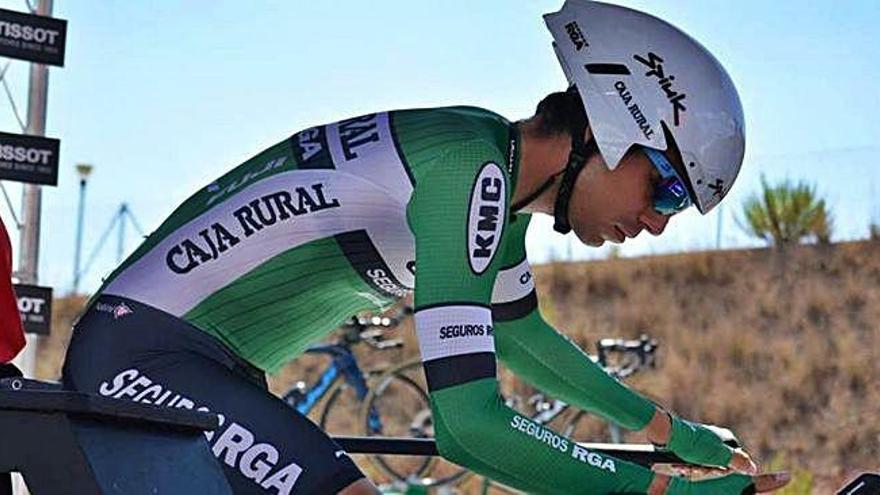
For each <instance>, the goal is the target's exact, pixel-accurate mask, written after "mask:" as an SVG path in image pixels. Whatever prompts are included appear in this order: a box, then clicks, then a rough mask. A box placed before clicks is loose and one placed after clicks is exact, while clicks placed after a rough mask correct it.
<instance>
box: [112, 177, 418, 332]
mask: <svg viewBox="0 0 880 495" xmlns="http://www.w3.org/2000/svg"><path fill="white" fill-rule="evenodd" d="M314 184H321V185H322V191H323V194H324V196H325V197H326V198H327V201H328V202H333V201H338V202H339V204H340V206H339V207H336V208H328V209H324V210H319V211H314V212H311V213H305V214H302V215H299V216H293V217H291V218H289V219H287V220H280V219H279V220H277V221H276V223H274V224H272V225H268V226H265V227H263V228H262V229H261V230H258V231H255V232H253V233H252V234H251V235H246V233H245V231H244V229H243V227H242V225H241V224H240V222H239V221H237V220H236V216H235V215H234V213H233V212H235V211H236V210H237V209H239V208H241V207H243V206H246V205H247V204H248V203H249V202H251V201H253V200H255V199H259V198H261V197H263V196H266V195H269V194H273V193H277V192H279V191H286V192H288V193H290V192H293V191H294V190H295V188H297V187H302V188H305V189H306V190H311V189H310V188H311V187H312V186H313V185H314ZM294 197H295V196H294ZM214 223H220V224H221V225H223V227H225V228H226V229H227V230H228V231H229V232H230V233H231V234H232V235H234V236H236V237H237V238H238V239H239V240H240V242H238V243H237V244H235V245H234V246H232V247H229V248H228V249H227V250H225V251H224V252H222V253H219V255H218V256H217V257H216V259H212V260H208V261H204V262H202V263H200V264H199V265H198V266H196V267H195V268H193V269H192V270H190V271H189V272H187V273H183V274H180V273H175V272H174V271H172V270H171V268H170V267H169V265H168V262H167V259H166V258H167V257H168V255H169V251H171V250H172V249H174V248H175V247H176V246H179V245H180V243H182V242H184V241H185V240H187V239H189V240H191V241H194V242H195V243H196V244H197V245H200V246H201V247H202V249H203V250H205V251H208V252H210V251H211V250H210V248H206V247H204V246H205V241H204V240H203V238H202V237H201V236H200V235H199V232H200V231H203V230H206V229H207V230H209V231H210V230H211V226H212V224H214ZM358 229H366V230H367V233H368V234H370V235H371V237H372V239H373V241H374V243H375V244H376V247H377V250H379V251H380V253H381V255H382V257H383V258H384V259H385V262H386V264H387V265H388V266H389V268H391V270H392V271H393V272H394V275H395V276H397V277H398V280H400V282H401V283H402V284H404V285H406V286H409V287H412V285H413V282H414V276H413V274H411V273H410V272H409V271H408V270H406V268H405V266H406V262H407V261H408V260H411V259H413V256H414V245H415V241H414V238H413V235H412V232H411V231H410V230H409V226H408V224H407V221H406V205H405V204H400V203H398V202H397V201H395V200H394V199H393V198H390V197H389V195H388V192H387V191H386V190H385V189H384V188H380V187H377V186H376V185H375V184H374V183H373V182H371V181H367V180H365V179H362V178H360V177H353V176H351V175H349V174H345V173H340V172H338V171H335V170H331V169H307V170H294V171H290V172H283V173H279V174H275V175H273V176H270V177H268V178H266V179H263V180H261V181H259V182H256V183H254V184H252V185H251V186H249V187H247V188H245V189H243V190H241V191H239V192H238V193H236V194H235V195H233V196H231V197H229V198H228V199H226V200H224V201H223V202H222V203H219V204H216V205H214V206H212V207H211V208H210V209H208V210H207V211H205V213H203V214H202V215H201V216H199V217H197V218H195V219H193V220H192V221H190V222H188V223H186V224H184V225H183V226H182V227H180V228H179V229H177V230H176V231H175V232H173V233H171V234H169V235H168V236H167V237H165V239H163V240H162V241H160V242H159V243H158V244H157V245H156V246H154V247H153V249H151V250H150V251H149V252H148V253H146V254H145V255H144V256H143V257H141V258H140V259H138V260H137V261H136V262H135V263H133V264H132V265H131V266H129V267H128V268H126V269H125V271H124V272H122V273H121V274H119V275H118V276H117V277H116V278H115V279H114V280H113V281H112V282H111V283H110V284H109V285H108V286H107V287H106V288H105V290H104V293H105V294H112V295H118V296H123V297H128V298H131V299H134V300H136V301H141V302H143V303H145V304H149V305H151V306H154V307H156V308H158V309H161V310H163V311H166V312H168V313H171V314H173V315H175V316H180V315H183V314H185V313H186V312H187V311H189V310H190V309H192V308H193V307H195V306H196V305H197V304H198V303H199V302H201V301H203V300H204V299H206V298H207V297H209V296H211V295H212V294H214V293H215V292H217V291H219V290H220V289H222V288H223V287H225V286H227V285H229V284H231V283H233V282H235V281H236V280H237V279H239V278H240V277H242V276H243V275H245V274H247V273H248V272H250V271H251V270H253V269H254V268H256V267H258V266H259V265H260V264H262V263H264V262H266V261H268V260H269V259H270V258H272V257H274V256H277V255H279V254H281V253H283V252H285V251H288V250H290V249H293V248H295V247H297V246H301V245H303V244H305V243H307V242H311V241H315V240H318V239H323V238H327V237H331V236H333V235H336V234H339V233H342V232H348V231H352V230H358ZM177 257H178V259H181V260H185V259H186V257H185V253H184V254H182V255H181V254H178V255H177Z"/></svg>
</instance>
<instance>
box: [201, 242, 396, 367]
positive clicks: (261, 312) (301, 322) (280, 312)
mask: <svg viewBox="0 0 880 495" xmlns="http://www.w3.org/2000/svg"><path fill="white" fill-rule="evenodd" d="M390 303H391V299H389V298H386V297H381V296H379V295H377V293H376V291H374V290H373V289H372V288H370V287H369V286H368V285H367V284H366V283H365V282H364V281H363V279H362V278H361V277H360V276H359V275H358V274H357V272H355V271H354V270H353V269H352V266H351V264H350V263H349V262H348V260H347V259H346V257H345V256H344V254H343V253H342V251H341V250H340V249H339V245H338V243H337V242H336V240H335V239H334V238H332V237H331V238H326V239H320V240H317V241H313V242H310V243H308V244H305V245H303V246H300V247H298V248H297V249H294V250H290V251H287V252H285V253H282V254H279V255H278V256H275V257H274V258H272V259H270V260H269V261H267V262H265V263H263V264H262V265H260V266H259V267H257V268H256V269H254V270H252V271H251V272H249V273H248V274H247V275H245V276H243V277H241V278H239V279H237V280H236V281H235V282H233V283H232V284H230V285H227V286H226V287H224V288H223V289H221V290H219V291H217V292H215V293H214V294H212V295H211V296H210V297H208V298H207V299H205V300H204V301H202V302H201V303H199V304H198V305H197V306H196V307H194V308H193V309H192V310H190V311H189V312H188V313H186V314H185V315H184V319H186V320H187V321H189V322H191V323H193V324H194V325H196V326H197V327H199V328H201V329H203V330H204V331H206V332H208V333H210V334H211V335H214V336H215V337H217V338H218V339H220V340H221V341H222V342H223V343H225V344H226V345H227V346H229V348H230V349H232V350H233V351H234V352H235V353H236V354H237V355H239V356H241V357H242V358H244V359H246V360H247V361H249V362H250V363H251V364H253V365H255V366H257V367H259V368H261V369H264V370H267V371H274V370H276V369H278V368H279V367H280V366H282V365H283V364H284V363H285V362H287V361H288V360H290V359H291V358H293V357H294V356H296V355H297V354H299V353H300V352H302V351H303V350H304V349H305V348H306V347H308V346H309V345H310V344H311V343H313V342H314V341H316V340H318V339H320V338H321V337H323V336H324V335H326V332H327V330H328V329H331V328H335V327H338V326H339V325H341V324H342V323H343V322H345V321H346V320H347V319H348V318H349V317H350V316H351V315H353V314H356V313H357V312H359V311H363V310H366V309H372V310H380V309H383V308H385V307H387V306H388V305H389V304H390Z"/></svg>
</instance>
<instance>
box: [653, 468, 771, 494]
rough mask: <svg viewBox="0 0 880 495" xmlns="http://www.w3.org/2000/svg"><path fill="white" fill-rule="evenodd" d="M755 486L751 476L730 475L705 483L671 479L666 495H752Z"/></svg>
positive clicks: (705, 481)
mask: <svg viewBox="0 0 880 495" xmlns="http://www.w3.org/2000/svg"><path fill="white" fill-rule="evenodd" d="M753 493H755V485H754V483H753V482H752V477H751V476H746V475H744V474H737V473H734V474H728V475H727V476H722V477H720V478H713V479H711V480H704V481H688V480H686V479H684V478H670V479H669V486H667V487H666V495H752V494H753Z"/></svg>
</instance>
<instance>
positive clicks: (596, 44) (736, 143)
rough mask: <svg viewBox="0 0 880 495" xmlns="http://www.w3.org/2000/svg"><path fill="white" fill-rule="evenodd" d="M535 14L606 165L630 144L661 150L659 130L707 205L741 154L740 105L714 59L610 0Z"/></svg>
mask: <svg viewBox="0 0 880 495" xmlns="http://www.w3.org/2000/svg"><path fill="white" fill-rule="evenodd" d="M544 20H545V22H546V24H547V27H548V28H549V29H550V32H551V34H552V35H553V39H554V41H555V42H554V48H555V50H556V56H557V57H558V59H559V62H560V63H561V64H562V68H563V70H564V71H565V75H566V77H567V78H568V81H569V83H570V84H572V85H574V86H576V87H577V90H578V93H579V95H580V97H581V100H583V103H584V107H585V108H586V112H587V118H588V119H589V123H590V129H591V130H592V133H593V137H594V139H595V141H596V145H598V148H599V152H600V153H601V155H602V157H603V158H604V159H605V162H606V163H607V164H608V166H609V167H610V168H611V169H612V170H613V169H614V168H615V167H616V166H617V165H618V164H619V163H620V160H621V159H622V158H623V156H624V155H625V154H626V152H627V151H628V150H629V149H630V147H632V146H633V145H641V146H645V147H649V148H654V149H657V150H660V151H665V150H666V149H667V148H668V146H669V143H667V141H666V139H667V133H668V135H669V137H671V138H672V139H673V141H674V143H675V145H676V147H677V148H678V150H679V151H680V153H681V157H682V161H683V163H684V167H685V173H686V175H687V177H686V179H685V181H686V182H687V187H689V188H690V190H691V197H692V198H693V199H694V201H695V203H696V205H697V208H699V210H700V212H701V213H703V214H705V213H707V212H708V211H709V210H711V209H712V208H714V207H715V205H717V204H718V203H719V202H720V201H721V199H722V198H724V196H725V195H726V194H727V192H728V191H729V190H730V186H731V185H732V184H733V182H734V180H735V179H736V176H737V174H738V173H739V169H740V166H741V165H742V160H743V154H744V152H745V122H744V119H743V110H742V104H741V103H740V100H739V96H738V95H737V92H736V88H735V87H734V85H733V82H732V81H731V80H730V76H728V74H727V72H725V70H724V68H723V67H722V66H721V64H720V63H719V62H718V61H717V60H716V59H715V57H713V56H712V54H711V53H709V51H708V50H706V48H704V47H703V46H702V45H700V43H698V42H697V41H696V40H694V39H693V38H691V37H690V36H688V35H687V34H685V33H683V32H682V31H680V30H679V29H678V28H676V27H674V26H672V25H671V24H669V23H667V22H666V21H663V20H661V19H658V18H656V17H654V16H652V15H648V14H646V13H644V12H639V11H636V10H632V9H628V8H626V7H620V6H617V5H609V4H605V3H600V2H593V1H589V0H567V1H566V2H565V4H564V5H563V7H562V9H561V10H560V11H559V12H555V13H552V14H547V15H545V16H544Z"/></svg>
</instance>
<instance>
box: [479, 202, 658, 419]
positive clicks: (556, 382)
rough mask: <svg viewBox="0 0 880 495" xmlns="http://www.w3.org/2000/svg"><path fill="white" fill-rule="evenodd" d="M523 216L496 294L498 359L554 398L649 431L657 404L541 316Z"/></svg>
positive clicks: (506, 255)
mask: <svg viewBox="0 0 880 495" xmlns="http://www.w3.org/2000/svg"><path fill="white" fill-rule="evenodd" d="M517 216H518V217H519V218H518V220H517V221H516V222H514V224H513V225H511V228H510V229H509V232H508V234H509V235H511V237H512V238H511V239H510V241H509V242H508V248H507V250H506V252H505V253H504V259H503V265H504V266H503V267H502V268H501V270H500V271H499V273H498V276H497V278H496V280H495V285H494V290H493V294H492V316H493V319H494V321H495V346H496V349H497V352H498V358H499V359H501V360H502V361H503V362H504V364H505V365H507V366H508V367H509V368H510V369H511V370H512V371H513V372H514V373H516V374H517V375H518V376H520V377H521V378H523V379H524V380H526V381H527V382H529V383H530V384H532V385H533V386H535V387H537V388H538V389H540V390H542V391H544V392H547V393H549V394H551V395H553V396H554V397H557V398H559V399H562V400H564V401H566V402H568V403H570V404H572V405H574V406H576V407H578V408H579V409H584V410H587V411H590V412H594V413H596V414H599V415H600V416H602V417H604V418H605V419H607V420H609V421H613V422H615V423H617V424H619V425H621V426H623V427H624V428H627V429H630V430H641V429H643V428H644V427H645V426H646V425H647V424H648V422H650V421H651V418H652V417H653V415H654V412H655V410H656V407H655V405H654V404H653V403H652V402H651V401H649V400H648V399H645V398H644V397H642V396H640V395H639V394H637V393H635V392H633V391H632V390H630V389H629V388H628V387H627V386H626V385H624V384H622V383H620V382H619V381H617V380H616V379H614V378H613V377H611V376H610V375H608V374H607V373H605V371H604V370H603V369H602V367H601V366H599V365H598V364H596V363H595V362H594V361H593V360H591V359H590V358H589V357H588V356H587V355H586V354H585V353H584V352H583V351H582V350H581V349H580V348H579V347H578V346H577V345H576V344H574V343H573V342H572V341H571V340H569V339H568V338H567V337H565V336H564V335H562V334H560V333H559V332H557V331H556V330H555V329H554V328H553V327H552V326H550V324H548V323H547V322H546V321H545V320H544V318H543V317H542V316H541V313H540V311H539V310H538V300H537V296H536V293H535V283H534V277H533V276H532V272H531V269H530V268H529V263H528V260H527V259H526V252H525V244H524V242H523V240H524V237H525V231H526V228H527V226H528V221H529V219H528V217H526V216H522V215H517Z"/></svg>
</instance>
